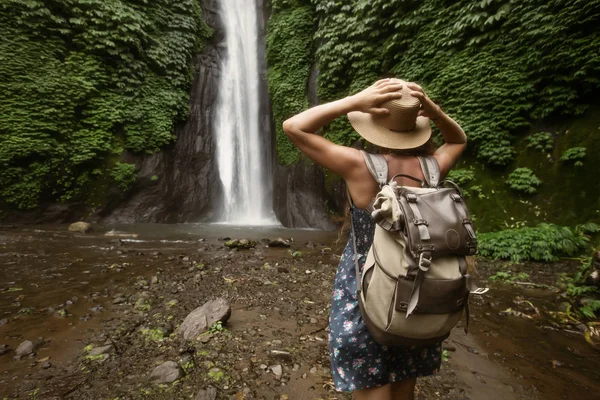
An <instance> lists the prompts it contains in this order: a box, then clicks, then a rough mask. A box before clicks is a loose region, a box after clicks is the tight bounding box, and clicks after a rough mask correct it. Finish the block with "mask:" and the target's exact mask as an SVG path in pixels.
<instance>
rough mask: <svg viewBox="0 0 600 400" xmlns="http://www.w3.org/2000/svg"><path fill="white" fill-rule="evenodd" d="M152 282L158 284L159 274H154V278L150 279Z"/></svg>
mask: <svg viewBox="0 0 600 400" xmlns="http://www.w3.org/2000/svg"><path fill="white" fill-rule="evenodd" d="M150 283H151V284H152V285H156V284H157V283H158V276H156V275H154V276H153V277H152V279H150Z"/></svg>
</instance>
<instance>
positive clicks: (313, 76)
mask: <svg viewBox="0 0 600 400" xmlns="http://www.w3.org/2000/svg"><path fill="white" fill-rule="evenodd" d="M317 77H318V69H317V66H316V63H315V64H313V66H312V67H311V71H310V76H309V80H308V87H307V93H308V100H309V106H311V107H312V106H315V105H317V104H319V98H318V95H317ZM273 185H274V189H275V190H274V210H275V215H277V218H278V219H279V221H281V223H282V224H283V225H284V226H287V227H294V228H316V229H334V228H335V225H334V224H333V223H332V222H331V220H330V215H329V214H328V212H327V207H326V204H327V200H329V204H330V206H331V207H332V208H333V210H332V211H334V212H336V213H341V211H342V210H343V204H344V200H345V186H344V185H343V184H341V185H340V184H339V183H337V184H336V185H335V186H334V187H332V188H329V189H330V190H327V187H326V184H325V175H324V171H323V169H322V168H320V167H319V166H317V165H315V164H313V163H312V162H309V161H300V162H299V163H297V164H293V165H277V166H276V169H275V177H274V182H273Z"/></svg>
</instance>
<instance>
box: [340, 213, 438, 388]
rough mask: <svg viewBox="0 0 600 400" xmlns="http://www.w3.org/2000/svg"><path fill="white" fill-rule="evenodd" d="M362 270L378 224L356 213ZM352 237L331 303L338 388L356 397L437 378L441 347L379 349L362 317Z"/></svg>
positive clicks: (354, 220) (353, 215)
mask: <svg viewBox="0 0 600 400" xmlns="http://www.w3.org/2000/svg"><path fill="white" fill-rule="evenodd" d="M352 218H353V223H354V230H355V232H356V247H357V251H358V253H359V257H360V258H359V259H358V265H359V267H360V268H361V269H362V267H363V265H364V263H365V259H366V254H367V252H368V251H369V248H370V247H371V243H372V242H373V235H374V233H375V223H374V222H373V219H372V218H371V216H370V215H369V214H368V213H367V212H366V211H364V210H361V209H358V208H356V207H353V209H352ZM353 255H354V249H353V246H352V237H350V238H349V239H348V243H347V244H346V247H345V249H344V253H343V254H342V258H341V260H340V264H339V266H338V270H337V274H336V276H335V283H334V288H333V296H332V301H331V315H330V317H329V330H330V331H329V351H330V356H331V369H332V372H333V380H334V383H335V388H336V389H337V390H338V391H345V392H346V391H354V390H360V389H366V388H370V387H376V386H382V385H386V384H388V383H391V382H396V381H400V380H403V379H411V378H417V377H419V376H426V375H432V374H434V373H436V372H437V370H438V369H439V367H440V364H441V359H442V357H441V353H442V349H441V343H439V344H435V345H427V346H415V347H406V348H400V347H388V346H382V345H380V344H377V343H375V341H374V340H373V339H372V338H371V336H370V335H369V332H368V331H367V328H366V326H365V323H364V322H363V319H362V317H361V315H360V308H359V306H358V297H357V294H356V272H355V267H354V261H353Z"/></svg>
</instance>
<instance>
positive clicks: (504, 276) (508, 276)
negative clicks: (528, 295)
mask: <svg viewBox="0 0 600 400" xmlns="http://www.w3.org/2000/svg"><path fill="white" fill-rule="evenodd" d="M488 279H489V280H490V281H491V282H507V283H512V282H519V281H526V280H527V279H529V274H527V273H525V272H519V273H518V274H516V275H513V274H512V273H511V272H506V271H498V272H496V273H495V274H493V275H492V276H490V277H489V278H488Z"/></svg>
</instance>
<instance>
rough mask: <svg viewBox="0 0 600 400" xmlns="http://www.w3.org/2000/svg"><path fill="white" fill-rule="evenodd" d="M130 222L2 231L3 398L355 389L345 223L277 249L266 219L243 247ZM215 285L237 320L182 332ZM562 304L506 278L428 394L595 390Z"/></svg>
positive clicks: (457, 340) (425, 386)
mask: <svg viewBox="0 0 600 400" xmlns="http://www.w3.org/2000/svg"><path fill="white" fill-rule="evenodd" d="M130 229H131V230H132V232H134V231H136V230H137V231H136V232H135V233H131V232H130V233H127V234H121V235H120V236H119V234H117V236H115V234H113V236H109V237H107V236H104V232H105V231H106V230H99V231H97V232H96V233H92V234H86V235H84V234H73V233H69V232H65V228H63V227H60V228H58V227H52V228H41V229H31V228H27V229H25V228H3V229H1V230H0V244H1V246H0V262H1V263H2V266H1V267H0V398H2V399H4V398H6V399H17V398H18V399H32V398H35V399H94V400H95V399H213V398H217V399H299V400H304V399H307V400H308V399H311V400H312V399H350V398H351V396H349V395H347V394H341V393H337V392H335V390H334V389H333V382H332V378H331V373H330V371H329V366H330V365H329V356H328V351H327V318H328V313H329V301H330V294H331V287H332V284H333V277H334V274H335V269H336V265H337V263H338V260H339V254H340V253H341V247H342V245H343V240H341V241H339V242H338V241H336V239H337V234H335V233H326V232H310V231H289V232H285V233H287V236H286V238H290V237H291V238H293V239H295V240H294V241H292V242H291V243H290V247H289V248H274V247H269V246H268V242H269V241H268V239H264V240H261V239H262V237H264V236H265V235H267V236H266V238H269V236H268V235H269V232H245V231H243V230H236V231H233V233H235V235H232V237H234V238H242V237H250V238H251V239H254V240H256V242H257V244H256V246H255V247H254V248H252V249H247V250H237V249H230V248H228V247H226V246H225V243H226V241H225V240H223V238H222V237H221V238H219V237H217V234H216V233H215V232H212V233H206V234H203V233H204V232H203V230H202V229H199V230H197V231H195V232H194V233H193V234H189V232H188V233H186V234H182V233H180V232H178V233H174V234H169V235H161V234H160V233H156V232H155V231H153V233H152V234H149V233H148V232H145V231H144V229H145V228H144V227H137V228H136V227H131V228H130ZM219 233H222V232H219ZM271 233H272V234H273V235H280V234H281V233H282V232H280V231H277V232H271ZM242 235H245V236H242ZM133 236H136V237H133ZM276 237H277V236H271V237H270V239H274V238H276ZM479 264H480V273H481V277H480V280H481V281H486V280H487V277H488V276H489V275H491V274H493V273H495V272H496V271H497V270H499V269H501V270H510V269H511V268H517V269H519V271H523V270H527V271H529V273H530V277H529V280H530V281H533V280H535V279H537V282H540V283H545V284H549V285H551V284H552V281H553V279H555V278H554V277H555V276H557V275H559V272H566V271H569V269H570V268H572V267H571V266H569V265H558V264H557V265H555V266H548V265H540V264H528V265H525V266H523V265H521V266H511V265H506V264H498V263H491V262H486V261H485V260H481V261H480V263H479ZM538 278H539V279H538ZM218 298H223V299H226V300H227V301H228V302H229V303H230V304H231V309H232V311H231V316H230V318H229V319H228V321H227V323H226V324H225V325H223V326H221V325H219V324H213V325H212V328H211V329H210V330H209V331H208V333H206V334H203V335H200V338H199V340H185V339H184V338H183V337H182V335H181V329H180V325H181V324H182V323H183V321H184V320H185V318H186V316H187V315H188V314H190V313H191V312H192V311H194V310H195V309H196V308H198V307H200V306H202V305H203V304H205V303H206V302H208V301H211V300H214V299H218ZM559 302H560V294H559V293H557V292H556V291H554V290H548V289H546V290H540V289H536V288H531V287H529V286H523V287H521V286H517V287H515V286H507V285H494V287H493V290H492V291H491V292H490V294H489V295H487V296H486V297H485V298H480V299H474V300H473V301H472V318H471V328H470V333H469V335H465V333H464V331H463V329H461V328H462V326H461V325H459V327H458V328H457V329H455V331H454V333H453V335H452V336H451V338H450V339H449V340H447V341H446V342H445V344H444V346H445V349H446V351H445V353H444V358H445V359H444V361H443V363H442V364H443V366H442V369H441V371H440V372H439V374H437V375H436V376H433V377H428V378H425V379H422V380H420V381H419V383H418V395H417V398H418V399H453V400H454V399H456V400H460V399H491V400H494V399H536V398H544V399H568V398H578V397H582V396H584V395H587V396H589V395H590V393H598V390H599V389H600V383H598V382H600V381H599V380H598V378H599V375H598V372H597V371H599V369H598V367H599V366H600V361H599V357H598V352H597V351H596V350H594V349H593V348H592V347H591V346H590V345H589V344H587V343H586V342H585V340H584V339H583V335H582V334H581V332H577V329H576V327H569V328H570V329H567V331H565V329H564V328H563V327H558V326H556V325H555V324H553V323H552V321H551V320H550V319H548V318H546V317H544V316H542V315H538V314H544V312H545V311H546V310H548V311H550V310H552V309H555V308H557V307H558V303H559ZM528 303H529V304H531V305H532V306H530V305H529V304H528ZM532 307H533V308H532ZM509 308H511V309H514V310H517V311H520V312H521V313H522V314H524V315H526V316H525V317H524V316H522V315H518V314H510V313H506V312H505V311H506V310H507V309H509ZM534 308H537V310H538V313H536V312H535V310H534ZM540 310H541V311H540ZM528 316H530V317H531V318H528ZM569 330H570V331H571V332H569ZM27 341H29V342H27ZM24 343H25V344H24ZM18 354H20V355H18ZM157 367H159V368H158V369H157Z"/></svg>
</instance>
